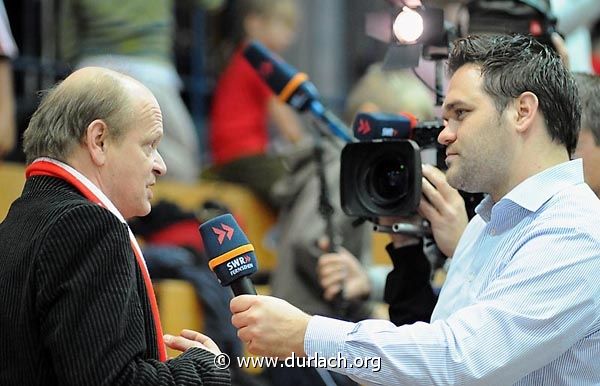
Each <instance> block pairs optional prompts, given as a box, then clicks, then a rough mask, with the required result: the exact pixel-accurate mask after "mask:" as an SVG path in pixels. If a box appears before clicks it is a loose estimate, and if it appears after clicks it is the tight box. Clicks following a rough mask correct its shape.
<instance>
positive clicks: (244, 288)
mask: <svg viewBox="0 0 600 386" xmlns="http://www.w3.org/2000/svg"><path fill="white" fill-rule="evenodd" d="M231 290H232V291H233V294H234V295H235V296H239V295H256V288H254V284H252V280H250V278H249V277H248V276H243V277H241V278H239V279H238V280H235V281H233V282H231Z"/></svg>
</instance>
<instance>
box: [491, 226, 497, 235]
mask: <svg viewBox="0 0 600 386" xmlns="http://www.w3.org/2000/svg"><path fill="white" fill-rule="evenodd" d="M490 234H491V235H492V236H496V228H492V230H491V231H490Z"/></svg>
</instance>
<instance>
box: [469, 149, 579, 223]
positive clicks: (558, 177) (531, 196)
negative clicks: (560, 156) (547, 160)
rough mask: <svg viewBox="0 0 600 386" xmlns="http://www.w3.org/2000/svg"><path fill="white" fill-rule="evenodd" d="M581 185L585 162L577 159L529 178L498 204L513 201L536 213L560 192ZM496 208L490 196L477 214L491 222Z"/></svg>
mask: <svg viewBox="0 0 600 386" xmlns="http://www.w3.org/2000/svg"><path fill="white" fill-rule="evenodd" d="M580 183H583V161H582V160H581V159H575V160H572V161H567V162H563V163H561V164H558V165H556V166H553V167H551V168H548V169H546V170H543V171H541V172H540V173H538V174H535V175H533V176H531V177H529V178H527V179H526V180H525V181H523V182H521V183H520V184H519V185H517V186H515V187H514V188H513V189H512V190H511V191H510V192H508V194H506V195H505V196H504V197H502V199H501V200H500V201H499V202H498V204H500V203H502V201H511V202H512V203H514V204H516V205H518V206H519V207H521V208H524V209H526V210H528V211H529V212H536V211H537V210H538V209H540V208H541V207H542V205H544V203H545V202H546V201H548V200H549V199H550V198H552V197H553V196H554V195H555V194H556V193H558V192H559V191H561V190H563V189H564V188H566V187H568V186H572V185H577V184H580ZM494 206H495V203H494V201H493V200H492V197H491V196H490V195H488V196H486V197H485V198H484V199H483V201H481V203H480V204H479V205H478V206H477V208H476V209H475V212H476V213H477V214H479V215H480V216H481V217H482V218H483V219H484V220H485V221H486V222H489V221H490V218H491V214H492V209H493V207H494Z"/></svg>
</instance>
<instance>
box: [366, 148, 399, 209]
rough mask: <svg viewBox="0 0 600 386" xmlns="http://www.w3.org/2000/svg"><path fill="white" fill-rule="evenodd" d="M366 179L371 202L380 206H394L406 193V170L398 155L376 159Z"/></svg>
mask: <svg viewBox="0 0 600 386" xmlns="http://www.w3.org/2000/svg"><path fill="white" fill-rule="evenodd" d="M366 180H367V181H366V182H367V190H368V193H369V195H370V196H371V198H372V200H373V202H374V203H375V204H377V205H380V206H382V207H391V206H394V205H395V204H397V203H398V202H399V201H401V200H402V199H403V198H404V197H405V196H406V194H407V188H408V170H407V167H406V165H405V162H404V161H403V160H402V159H401V158H400V157H397V156H394V155H387V156H384V157H381V158H379V159H378V160H376V161H375V162H374V163H373V164H372V166H371V167H370V168H369V170H368V171H367V174H366Z"/></svg>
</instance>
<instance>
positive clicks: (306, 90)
mask: <svg viewBox="0 0 600 386" xmlns="http://www.w3.org/2000/svg"><path fill="white" fill-rule="evenodd" d="M244 57H245V58H246V60H247V61H248V62H249V63H250V65H251V66H252V67H253V68H254V69H255V70H256V72H257V73H258V75H259V76H260V77H261V78H262V79H263V80H264V81H265V83H267V85H268V86H269V87H270V88H271V90H273V92H274V93H275V94H276V95H277V98H278V99H279V100H280V101H282V102H285V103H287V104H289V105H291V106H292V107H294V108H295V109H296V110H298V111H309V112H310V113H311V114H312V115H313V116H314V117H315V118H317V119H318V120H320V121H321V122H323V123H325V124H326V125H327V126H328V127H329V129H330V130H331V131H332V132H333V134H334V135H336V136H338V137H339V138H341V139H343V140H344V141H346V142H353V141H354V140H353V138H352V136H351V134H349V130H348V128H347V127H346V125H344V123H342V121H340V120H339V119H338V118H337V117H336V116H335V115H334V114H333V113H332V112H331V111H329V110H327V109H326V108H325V106H323V104H322V103H321V102H320V101H319V92H318V91H317V88H316V87H315V85H314V84H313V83H312V82H310V81H309V80H308V75H306V74H305V73H303V72H299V71H298V70H296V69H295V68H294V67H292V66H290V65H289V64H288V63H286V62H284V61H283V60H282V59H281V58H279V57H277V56H276V55H275V54H273V53H272V52H270V51H269V50H268V49H267V48H266V47H265V46H263V45H262V44H260V43H258V42H256V41H254V42H251V43H249V44H248V45H247V46H246V48H245V49H244Z"/></svg>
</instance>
